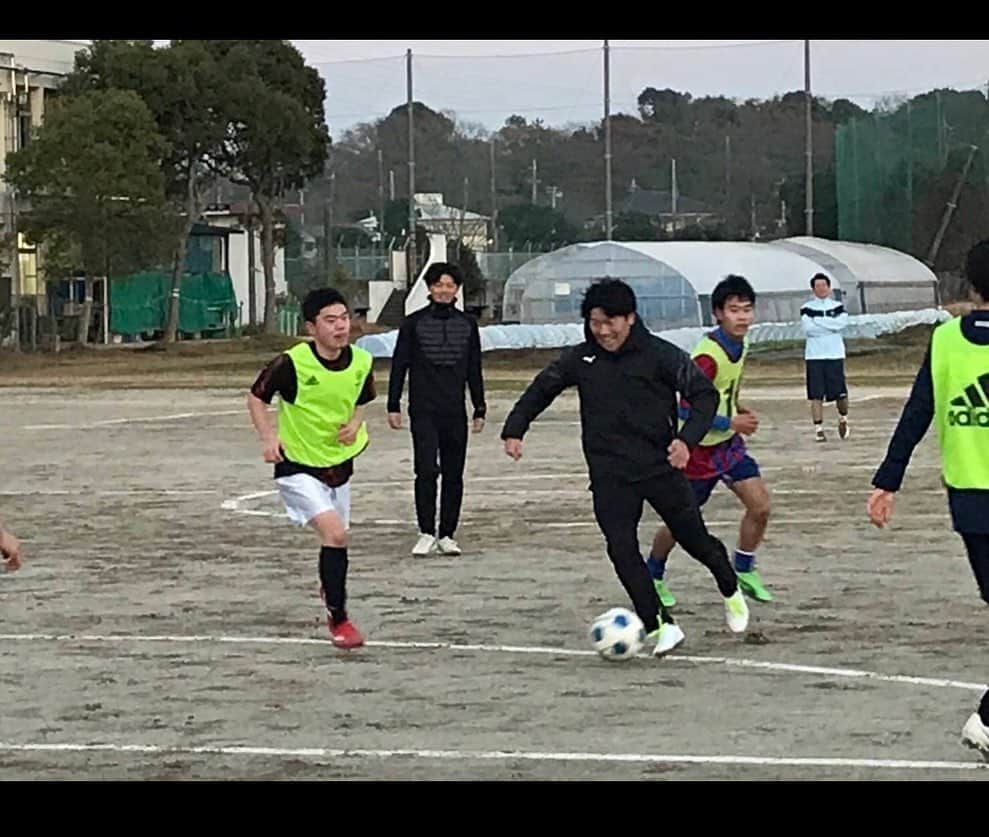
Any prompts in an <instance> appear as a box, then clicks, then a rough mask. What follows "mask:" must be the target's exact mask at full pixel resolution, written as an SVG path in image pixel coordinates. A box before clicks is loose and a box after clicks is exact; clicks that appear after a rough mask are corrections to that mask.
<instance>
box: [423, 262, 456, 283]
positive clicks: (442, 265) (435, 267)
mask: <svg viewBox="0 0 989 837" xmlns="http://www.w3.org/2000/svg"><path fill="white" fill-rule="evenodd" d="M444 274H445V275H447V276H449V277H450V278H451V279H452V280H453V281H454V282H456V283H457V287H458V288H459V287H460V286H461V285H463V284H464V274H463V273H462V272H461V270H460V267H459V266H458V265H455V264H454V263H453V262H433V263H432V264H431V265H430V266H429V267H427V268H426V275H425V277H424V278H425V280H426V287H429V288H431V287H432V286H433V285H435V284H436V283H437V282H439V281H440V279H441V278H442V277H443V276H444Z"/></svg>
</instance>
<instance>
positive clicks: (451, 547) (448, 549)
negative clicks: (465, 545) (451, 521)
mask: <svg viewBox="0 0 989 837" xmlns="http://www.w3.org/2000/svg"><path fill="white" fill-rule="evenodd" d="M436 546H437V548H438V549H439V551H440V552H441V553H443V554H444V555H459V554H460V547H459V546H458V544H457V542H456V541H455V540H454V539H453V538H440V539H439V540H438V541H436Z"/></svg>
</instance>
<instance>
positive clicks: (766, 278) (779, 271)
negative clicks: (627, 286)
mask: <svg viewBox="0 0 989 837" xmlns="http://www.w3.org/2000/svg"><path fill="white" fill-rule="evenodd" d="M630 256H631V257H633V259H634V258H635V256H639V257H643V258H642V260H643V261H646V262H648V261H653V262H659V263H663V264H665V265H668V266H669V267H670V268H672V269H673V270H675V271H676V272H677V273H679V274H680V275H681V276H683V277H684V279H686V280H687V281H688V282H689V283H690V284H691V286H693V288H694V291H695V292H696V293H698V294H702V295H703V294H710V293H711V291H713V290H714V286H715V285H717V284H718V282H720V281H721V280H722V279H724V278H725V276H727V275H728V274H730V273H736V274H740V275H742V276H744V277H745V278H746V279H748V280H749V281H750V282H751V283H752V285H753V286H754V287H755V289H756V292H757V293H774V292H781V291H783V292H785V291H796V290H807V292H808V293H809V292H810V289H809V285H808V283H809V282H810V277H811V276H813V275H814V274H815V273H820V272H823V273H826V274H828V276H829V277H830V278H831V279H832V283H833V285H834V286H835V287H840V286H841V281H840V279H839V278H838V277H836V276H831V273H830V271H828V270H826V269H824V268H823V267H822V265H820V264H819V263H818V262H815V261H812V260H811V259H809V258H807V257H806V256H802V255H800V254H799V253H794V252H791V251H789V250H786V249H783V248H775V247H774V248H769V247H767V246H766V245H765V244H756V243H750V242H744V241H743V242H735V241H644V242H631V241H596V242H592V243H589V244H572V245H570V246H569V247H564V248H562V249H560V250H556V251H555V252H553V253H547V254H546V255H544V256H540V257H539V258H537V259H533V260H532V261H530V262H527V263H526V264H524V265H522V267H520V268H519V269H518V270H517V271H515V273H514V274H513V275H512V277H511V278H510V279H509V281H510V282H512V284H517V282H519V281H522V282H525V281H526V280H528V279H530V278H536V277H539V278H548V279H553V278H559V279H561V280H564V279H581V278H591V277H597V276H607V275H610V276H618V277H621V276H625V275H627V268H628V266H629V257H630ZM635 260H636V261H638V260H639V259H635ZM557 266H558V267H559V276H558V277H557V276H556V275H554V274H555V273H556V271H555V270H554V267H557ZM585 266H586V270H585V269H583V268H584V267H585ZM657 267H658V265H657ZM658 273H659V271H657V275H658ZM640 275H641V274H640ZM513 280H515V281H513Z"/></svg>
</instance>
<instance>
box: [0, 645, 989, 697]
mask: <svg viewBox="0 0 989 837" xmlns="http://www.w3.org/2000/svg"><path fill="white" fill-rule="evenodd" d="M0 642H75V643H94V642H95V643H173V644H174V643H181V644H209V643H216V644H231V645H322V646H328V645H329V640H328V639H320V638H317V637H294V636H230V635H225V634H40V633H34V634H0ZM366 645H367V646H368V647H369V648H387V649H403V650H422V651H470V652H477V653H489V654H537V655H544V656H557V657H595V656H597V652H596V651H591V650H582V649H573V648H550V647H546V646H539V645H489V644H483V643H456V642H415V641H401V640H371V641H370V642H367V643H366ZM640 656H641V657H642V658H643V659H651V657H650V655H648V654H642V655H640ZM667 659H668V660H682V661H684V662H689V663H708V664H710V663H714V664H716V665H723V666H731V667H736V668H751V669H756V670H766V671H785V672H790V673H793V674H810V675H815V676H820V677H835V678H847V679H861V680H876V681H879V682H882V683H903V684H907V685H911V686H932V687H935V688H941V689H965V690H967V691H977V692H984V691H985V690H986V688H989V687H987V686H986V684H984V683H969V682H965V681H962V680H948V679H944V678H937V677H915V676H913V675H904V674H880V673H879V672H875V671H866V670H864V669H852V668H834V667H831V666H808V665H799V664H796V663H775V662H771V661H768V660H751V659H744V658H738V659H736V658H732V657H699V656H692V655H686V654H672V655H670V656H669V657H667Z"/></svg>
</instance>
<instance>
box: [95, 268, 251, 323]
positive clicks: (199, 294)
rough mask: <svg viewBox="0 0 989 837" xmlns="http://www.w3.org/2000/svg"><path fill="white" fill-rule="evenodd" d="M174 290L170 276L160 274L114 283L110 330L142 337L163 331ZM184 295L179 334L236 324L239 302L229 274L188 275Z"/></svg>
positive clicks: (183, 289)
mask: <svg viewBox="0 0 989 837" xmlns="http://www.w3.org/2000/svg"><path fill="white" fill-rule="evenodd" d="M171 288H172V277H171V275H170V274H167V273H161V272H154V271H149V272H145V273H137V274H134V275H132V276H127V277H123V278H119V279H114V280H113V282H112V284H111V289H110V330H111V331H113V332H116V333H117V334H141V333H143V332H149V331H159V330H161V329H163V328H164V326H165V321H166V317H167V313H168V300H169V294H170V293H171ZM181 291H182V292H181V296H180V301H179V330H180V331H185V332H216V331H225V330H227V329H229V328H230V327H231V326H232V325H233V324H234V323H236V321H237V298H236V296H235V294H234V288H233V283H232V282H231V281H230V276H229V275H228V274H226V273H198V274H189V273H187V274H186V275H185V278H184V279H183V280H182V289H181Z"/></svg>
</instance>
